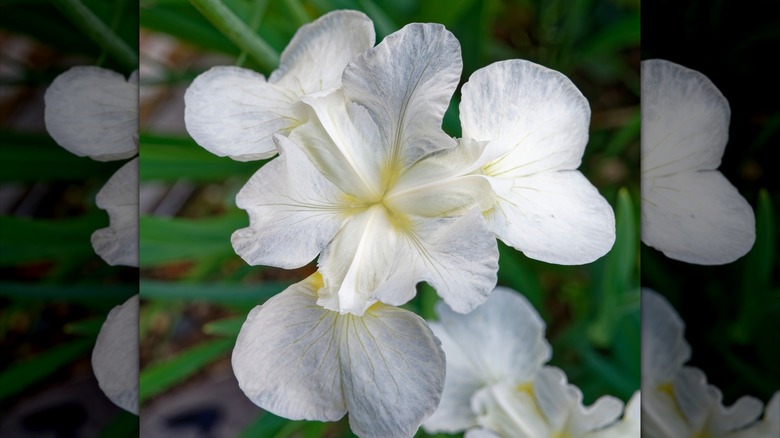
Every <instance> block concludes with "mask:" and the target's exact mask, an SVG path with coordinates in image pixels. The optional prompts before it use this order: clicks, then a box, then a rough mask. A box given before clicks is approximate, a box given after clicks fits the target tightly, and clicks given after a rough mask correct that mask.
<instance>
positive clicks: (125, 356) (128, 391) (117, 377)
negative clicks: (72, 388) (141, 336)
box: [92, 295, 138, 415]
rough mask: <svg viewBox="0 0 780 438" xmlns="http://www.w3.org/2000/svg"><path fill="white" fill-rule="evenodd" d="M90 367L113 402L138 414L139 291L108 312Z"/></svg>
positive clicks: (96, 342)
mask: <svg viewBox="0 0 780 438" xmlns="http://www.w3.org/2000/svg"><path fill="white" fill-rule="evenodd" d="M92 371H93V372H94V373H95V377H96V378H97V381H98V385H99V386H100V389H102V390H103V392H104V393H105V394H106V396H107V397H108V398H109V399H110V400H111V401H112V402H114V404H115V405H117V406H119V407H120V408H122V409H124V410H126V411H129V412H132V413H134V414H136V415H138V295H133V296H132V297H130V299H128V300H127V301H125V303H124V304H121V305H119V306H116V307H114V308H113V309H111V312H109V314H108V316H107V317H106V320H105V322H103V326H102V327H100V333H98V337H97V340H96V341H95V347H94V348H93V349H92Z"/></svg>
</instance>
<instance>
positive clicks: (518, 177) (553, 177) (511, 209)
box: [460, 60, 615, 265]
mask: <svg viewBox="0 0 780 438" xmlns="http://www.w3.org/2000/svg"><path fill="white" fill-rule="evenodd" d="M460 117H461V123H462V125H463V136H464V138H471V139H474V140H477V141H483V142H487V146H486V149H487V150H488V151H490V152H489V154H490V155H493V156H496V157H497V158H495V159H493V160H492V161H490V162H488V163H486V164H485V165H484V166H483V171H484V174H485V175H486V176H487V178H488V180H489V181H490V183H491V185H492V186H493V190H494V191H495V194H496V201H495V204H494V205H493V208H492V209H490V210H489V211H488V212H487V218H488V223H489V224H490V226H491V228H492V229H493V231H494V232H495V233H496V235H497V236H498V237H499V238H500V239H501V240H503V241H504V242H506V243H507V244H509V245H511V246H513V247H514V248H516V249H518V250H520V251H523V252H524V253H526V255H528V256H529V257H532V258H535V259H538V260H542V261H545V262H550V263H557V264H565V265H576V264H585V263H590V262H592V261H594V260H596V259H597V258H599V257H601V256H603V255H604V254H606V253H607V252H608V251H609V250H610V248H612V245H613V243H614V242H615V217H614V213H613V212H612V208H611V207H610V206H609V204H608V203H607V202H606V200H605V199H604V198H603V197H602V196H601V195H600V194H599V192H598V190H596V188H595V187H593V186H592V185H591V184H590V182H588V180H587V179H586V178H584V177H583V176H582V174H581V173H579V172H578V171H576V169H577V167H579V165H580V160H581V158H582V153H583V151H584V149H585V145H586V144H587V142H588V125H589V122H590V107H589V106H588V102H587V100H586V99H585V97H584V96H583V95H582V93H580V91H579V90H578V89H577V87H575V86H574V84H573V83H572V82H571V81H570V80H569V79H568V78H567V77H566V76H564V75H562V74H561V73H558V72H556V71H554V70H550V69H548V68H546V67H542V66H540V65H537V64H534V63H532V62H528V61H523V60H510V61H502V62H497V63H494V64H491V65H489V66H488V67H485V68H483V69H480V70H478V71H476V72H475V73H474V74H473V75H472V76H471V78H469V81H468V82H467V83H466V84H465V85H464V86H463V99H462V101H461V104H460Z"/></svg>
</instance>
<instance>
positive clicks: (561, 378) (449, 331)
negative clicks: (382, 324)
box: [424, 287, 639, 438]
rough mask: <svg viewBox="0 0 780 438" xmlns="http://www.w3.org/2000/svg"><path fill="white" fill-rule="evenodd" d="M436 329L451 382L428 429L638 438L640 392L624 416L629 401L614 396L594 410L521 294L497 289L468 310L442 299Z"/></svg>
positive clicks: (602, 400)
mask: <svg viewBox="0 0 780 438" xmlns="http://www.w3.org/2000/svg"><path fill="white" fill-rule="evenodd" d="M436 310H437V314H438V315H439V321H438V322H432V323H431V328H432V329H433V331H434V333H435V334H436V336H437V337H438V338H439V339H441V342H442V348H443V349H444V352H445V353H446V354H447V379H446V381H445V384H444V392H443V394H442V400H441V403H440V404H439V407H438V408H437V410H436V412H434V414H433V415H432V416H431V417H430V418H429V419H428V420H426V421H425V423H424V427H425V429H426V430H427V431H429V432H450V433H453V432H459V431H463V430H467V432H466V435H467V436H468V437H496V436H499V437H530V438H538V437H550V438H552V437H557V438H562V437H619V436H625V437H638V436H639V412H638V406H639V396H638V394H637V395H635V396H634V397H633V398H632V401H631V402H630V404H629V408H628V409H627V411H626V413H625V415H624V417H623V420H622V421H618V418H619V417H620V415H621V412H622V410H623V403H622V402H621V401H620V400H618V399H616V398H614V397H609V396H604V397H601V398H600V399H598V400H597V401H596V403H595V404H594V405H592V406H590V407H585V406H583V405H582V393H581V392H580V390H579V389H577V388H576V387H574V386H573V385H570V384H568V382H567V379H566V375H565V374H564V373H563V371H561V370H559V369H558V368H554V367H548V366H544V364H545V363H546V362H547V361H548V360H549V359H550V356H551V354H552V351H551V348H550V345H549V344H548V343H547V341H546V340H545V338H544V328H545V326H544V322H543V321H542V319H541V318H540V317H539V315H538V313H536V311H535V310H534V309H533V307H532V306H531V305H530V303H528V301H527V300H526V299H525V298H524V297H523V296H521V295H520V294H518V293H516V292H514V291H512V290H510V289H506V288H501V287H499V288H496V290H494V291H493V292H492V293H491V294H490V297H489V298H488V300H487V302H485V304H483V305H482V306H480V307H478V308H476V309H475V310H474V311H472V312H471V313H469V314H467V315H462V314H458V313H455V312H453V311H452V310H451V309H449V308H448V307H447V306H446V305H444V304H443V303H439V305H438V306H437V308H436Z"/></svg>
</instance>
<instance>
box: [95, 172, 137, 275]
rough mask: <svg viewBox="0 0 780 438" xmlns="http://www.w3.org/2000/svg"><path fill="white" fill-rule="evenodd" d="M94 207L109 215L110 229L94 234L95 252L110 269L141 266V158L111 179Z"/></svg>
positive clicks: (99, 194) (96, 199)
mask: <svg viewBox="0 0 780 438" xmlns="http://www.w3.org/2000/svg"><path fill="white" fill-rule="evenodd" d="M95 203H96V204H97V206H98V208H102V209H103V210H106V211H107V212H108V219H109V223H110V225H109V227H108V228H101V229H99V230H96V231H95V232H94V233H92V237H91V241H92V248H93V249H94V250H95V252H96V253H97V254H98V255H99V256H100V257H101V258H102V259H103V260H105V262H106V263H108V264H109V265H111V266H117V265H121V266H135V267H137V266H138V157H136V158H134V159H132V160H130V161H128V162H127V163H125V164H124V165H123V166H122V167H120V168H119V170H117V171H116V173H114V174H113V175H112V176H111V178H109V179H108V181H107V182H106V185H104V186H103V188H102V189H100V191H99V192H98V194H97V196H96V198H95Z"/></svg>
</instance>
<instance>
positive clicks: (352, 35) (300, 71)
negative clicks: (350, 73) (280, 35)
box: [268, 11, 375, 96]
mask: <svg viewBox="0 0 780 438" xmlns="http://www.w3.org/2000/svg"><path fill="white" fill-rule="evenodd" d="M374 39H375V36H374V23H373V22H372V21H371V19H370V18H368V17H367V16H366V15H365V14H363V13H361V12H357V11H333V12H329V13H327V14H325V15H323V16H322V17H320V18H318V19H316V20H315V21H313V22H311V23H309V24H305V25H303V26H301V27H300V28H299V29H298V31H297V32H295V36H294V37H293V39H292V40H291V41H290V43H289V44H288V45H287V47H286V48H285V49H284V52H282V56H281V59H280V60H279V69H277V70H276V71H274V72H273V73H272V74H271V77H270V78H268V81H269V82H271V83H276V84H277V85H279V86H281V87H284V88H286V89H288V90H291V91H293V92H295V93H296V94H298V95H299V96H303V95H305V94H311V93H314V92H317V91H322V90H327V89H330V88H338V87H340V86H341V75H342V73H343V72H344V67H346V66H347V63H348V62H349V61H350V60H351V59H352V58H354V57H355V55H357V54H358V53H360V52H362V51H364V50H368V49H370V48H372V47H374Z"/></svg>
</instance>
